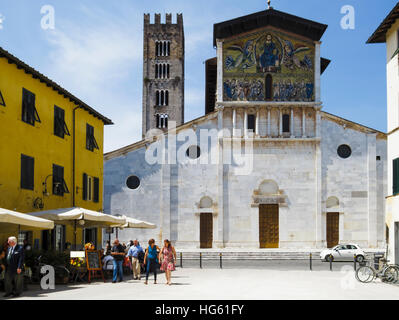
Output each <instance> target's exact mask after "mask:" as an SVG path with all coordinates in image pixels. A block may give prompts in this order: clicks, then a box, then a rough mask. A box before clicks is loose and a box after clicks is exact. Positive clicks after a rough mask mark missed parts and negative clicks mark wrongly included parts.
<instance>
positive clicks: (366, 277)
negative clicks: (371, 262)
mask: <svg viewBox="0 0 399 320" xmlns="http://www.w3.org/2000/svg"><path fill="white" fill-rule="evenodd" d="M374 277H375V273H374V270H373V269H372V268H370V267H368V266H363V267H360V268H359V269H357V270H356V279H357V280H358V281H360V282H363V283H369V282H371V281H373V280H374Z"/></svg>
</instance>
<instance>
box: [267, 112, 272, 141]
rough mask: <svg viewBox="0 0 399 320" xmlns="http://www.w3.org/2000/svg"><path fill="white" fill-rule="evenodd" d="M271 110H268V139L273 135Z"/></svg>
mask: <svg viewBox="0 0 399 320" xmlns="http://www.w3.org/2000/svg"><path fill="white" fill-rule="evenodd" d="M270 114H271V111H270V108H267V137H268V138H270V136H271V134H272V130H271V127H270V126H271V120H270Z"/></svg>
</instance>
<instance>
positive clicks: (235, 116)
mask: <svg viewBox="0 0 399 320" xmlns="http://www.w3.org/2000/svg"><path fill="white" fill-rule="evenodd" d="M236 128H237V111H236V109H235V108H234V107H233V137H235V136H236Z"/></svg>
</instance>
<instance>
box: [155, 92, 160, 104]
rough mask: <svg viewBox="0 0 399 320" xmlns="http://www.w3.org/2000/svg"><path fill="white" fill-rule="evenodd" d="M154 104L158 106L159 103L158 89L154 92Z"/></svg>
mask: <svg viewBox="0 0 399 320" xmlns="http://www.w3.org/2000/svg"><path fill="white" fill-rule="evenodd" d="M155 102H156V103H155V104H156V105H157V106H159V105H160V102H161V101H160V100H159V91H157V92H155Z"/></svg>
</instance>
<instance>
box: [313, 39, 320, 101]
mask: <svg viewBox="0 0 399 320" xmlns="http://www.w3.org/2000/svg"><path fill="white" fill-rule="evenodd" d="M320 45H321V42H320V41H316V42H315V55H314V58H315V63H314V65H315V68H314V72H315V77H314V79H315V84H314V86H315V101H316V102H320V101H321V100H320V99H321V95H320V94H321V90H320V74H321V66H320Z"/></svg>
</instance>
